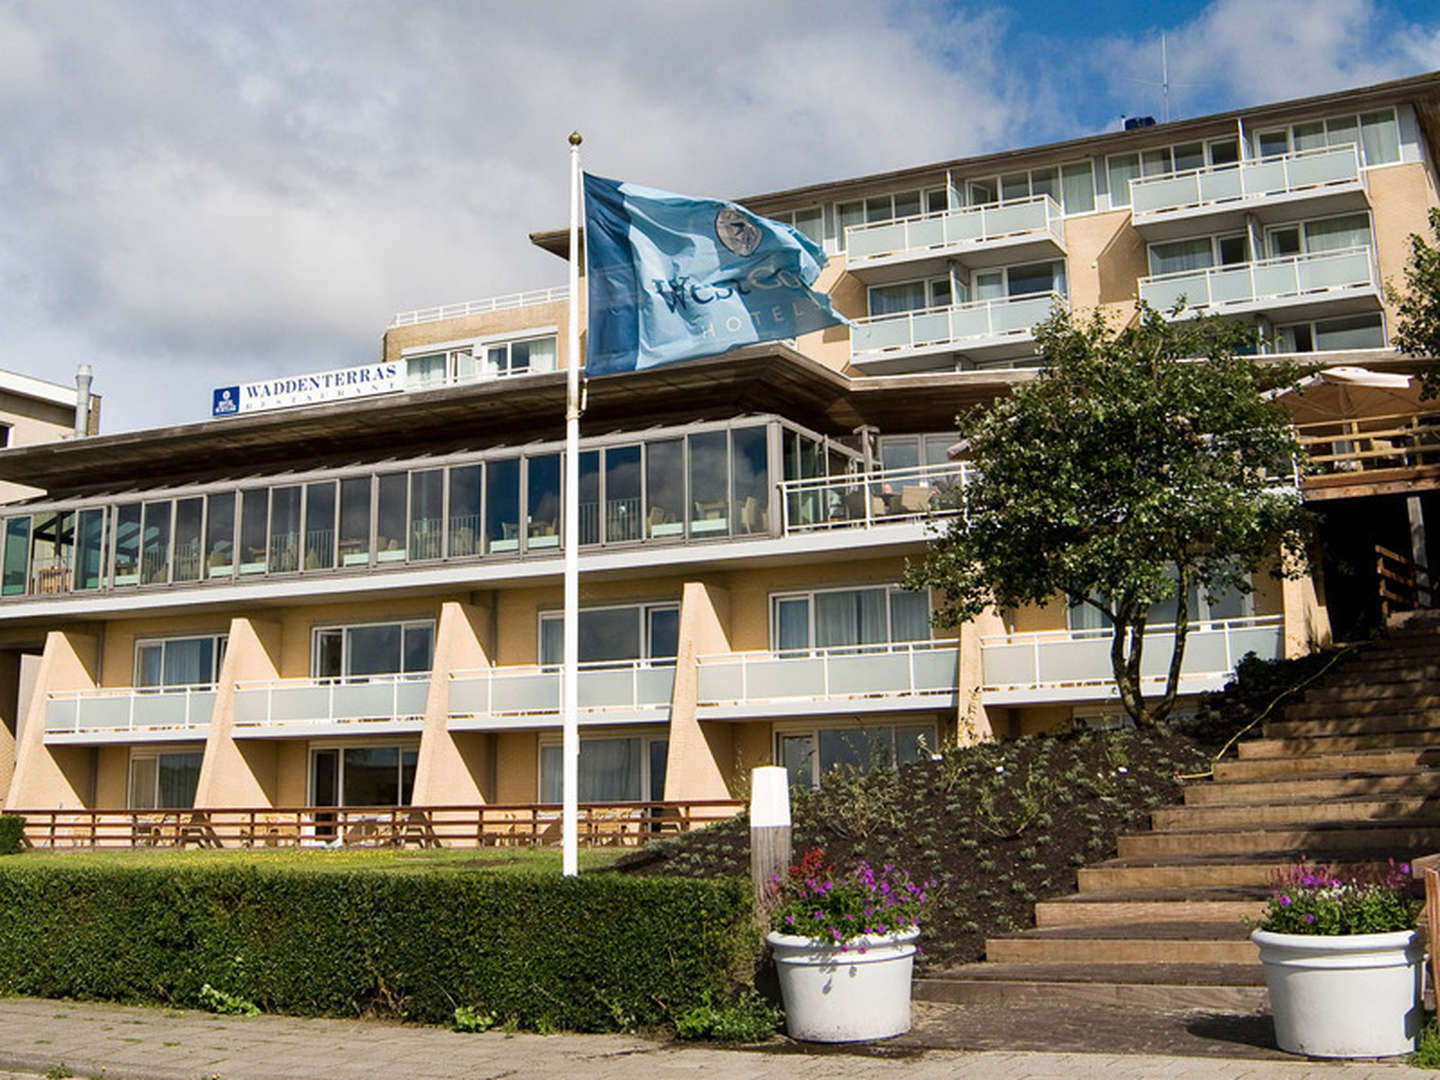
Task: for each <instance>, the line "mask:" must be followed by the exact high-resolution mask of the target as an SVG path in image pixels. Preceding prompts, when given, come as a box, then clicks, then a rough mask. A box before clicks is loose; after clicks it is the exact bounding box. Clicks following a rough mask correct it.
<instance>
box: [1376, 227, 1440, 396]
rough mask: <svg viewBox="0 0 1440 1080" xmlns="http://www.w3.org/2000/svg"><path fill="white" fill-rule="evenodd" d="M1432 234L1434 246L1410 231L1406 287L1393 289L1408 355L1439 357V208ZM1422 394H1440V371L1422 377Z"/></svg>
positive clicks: (1399, 334)
mask: <svg viewBox="0 0 1440 1080" xmlns="http://www.w3.org/2000/svg"><path fill="white" fill-rule="evenodd" d="M1430 235H1431V236H1433V237H1434V238H1435V245H1434V246H1431V245H1430V244H1428V243H1426V242H1425V238H1424V237H1422V236H1420V235H1419V234H1417V233H1411V234H1410V258H1409V259H1408V260H1407V261H1406V263H1405V288H1404V290H1403V291H1401V290H1397V289H1393V288H1392V289H1390V290H1388V291H1389V294H1390V301H1391V303H1393V304H1394V305H1395V313H1396V315H1397V318H1396V331H1395V345H1396V347H1397V348H1398V349H1399V350H1400V351H1401V352H1403V353H1405V354H1406V355H1407V356H1414V357H1420V358H1423V359H1426V360H1433V359H1437V358H1440V208H1437V207H1434V206H1432V207H1431V208H1430ZM1420 386H1421V395H1422V396H1423V397H1427V398H1432V397H1440V370H1436V369H1435V368H1429V369H1427V370H1426V371H1425V372H1424V373H1423V374H1422V375H1421V376H1420Z"/></svg>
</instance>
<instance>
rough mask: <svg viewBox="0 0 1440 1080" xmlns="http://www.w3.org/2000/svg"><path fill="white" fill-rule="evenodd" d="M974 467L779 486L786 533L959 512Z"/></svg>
mask: <svg viewBox="0 0 1440 1080" xmlns="http://www.w3.org/2000/svg"><path fill="white" fill-rule="evenodd" d="M969 469H970V466H969V465H967V464H965V463H963V462H959V461H947V462H946V463H945V464H943V465H916V466H912V467H910V468H907V469H882V470H878V471H876V472H868V473H863V472H861V473H845V474H842V475H840V476H815V477H810V478H808V479H804V480H786V481H784V482H782V483H781V485H780V512H781V518H782V528H783V531H784V535H786V536H794V535H796V534H798V533H809V532H818V531H824V530H828V529H873V528H875V527H876V526H878V525H893V524H899V523H901V522H906V521H917V520H924V519H926V518H930V517H932V516H933V517H942V516H948V515H951V514H958V513H959V512H960V497H961V492H962V491H963V489H964V483H965V477H966V476H967V475H968V473H969Z"/></svg>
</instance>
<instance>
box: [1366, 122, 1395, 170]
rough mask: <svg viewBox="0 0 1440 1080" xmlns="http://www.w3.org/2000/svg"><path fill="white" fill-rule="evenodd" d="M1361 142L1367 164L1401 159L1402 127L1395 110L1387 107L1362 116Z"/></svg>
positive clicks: (1381, 163) (1378, 163)
mask: <svg viewBox="0 0 1440 1080" xmlns="http://www.w3.org/2000/svg"><path fill="white" fill-rule="evenodd" d="M1360 142H1361V145H1362V146H1363V147H1364V150H1365V164H1366V165H1383V164H1386V163H1387V162H1391V161H1399V160H1400V128H1399V126H1398V125H1397V124H1396V122H1395V114H1394V112H1392V111H1390V110H1389V109H1387V110H1385V111H1384V112H1377V113H1367V114H1366V115H1365V116H1362V117H1360Z"/></svg>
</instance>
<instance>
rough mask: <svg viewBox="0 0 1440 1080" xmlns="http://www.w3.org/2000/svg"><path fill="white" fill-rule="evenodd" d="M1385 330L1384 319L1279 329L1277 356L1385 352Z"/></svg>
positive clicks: (1357, 318) (1319, 321)
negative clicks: (1367, 350)
mask: <svg viewBox="0 0 1440 1080" xmlns="http://www.w3.org/2000/svg"><path fill="white" fill-rule="evenodd" d="M1384 347H1385V327H1384V324H1383V323H1382V321H1381V317H1380V315H1379V314H1378V313H1377V314H1375V315H1352V316H1349V317H1348V318H1344V319H1317V320H1314V321H1312V322H1299V323H1287V324H1286V325H1284V326H1277V327H1276V328H1275V339H1274V348H1273V351H1274V352H1279V353H1306V352H1329V351H1333V350H1341V349H1383V348H1384Z"/></svg>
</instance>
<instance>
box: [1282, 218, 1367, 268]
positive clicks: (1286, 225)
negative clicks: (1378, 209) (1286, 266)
mask: <svg viewBox="0 0 1440 1080" xmlns="http://www.w3.org/2000/svg"><path fill="white" fill-rule="evenodd" d="M1352 217H1364V218H1365V221H1366V223H1367V224H1368V226H1369V236H1368V237H1367V239H1366V241H1365V244H1364V246H1365V247H1368V248H1369V249H1370V250H1371V251H1374V250H1375V217H1374V215H1372V214H1371V213H1370V211H1369V210H1351V211H1350V212H1349V213H1345V214H1326V215H1325V216H1324V217H1317V218H1297V219H1294V220H1291V221H1281V222H1276V223H1275V224H1274V225H1266V226H1265V233H1264V236H1263V240H1264V244H1265V258H1267V259H1269V258H1277V259H1279V258H1288V257H1291V256H1283V255H1273V256H1272V255H1271V254H1270V237H1271V236H1273V235H1274V234H1275V233H1279V232H1285V231H1286V230H1287V229H1297V230H1299V233H1300V251H1299V252H1298V254H1299V255H1311V254H1315V253H1314V252H1312V251H1311V250H1310V231H1309V227H1310V226H1311V225H1319V224H1321V223H1323V222H1326V221H1339V220H1340V219H1341V218H1352ZM1321 254H1323V252H1322V253H1321Z"/></svg>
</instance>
